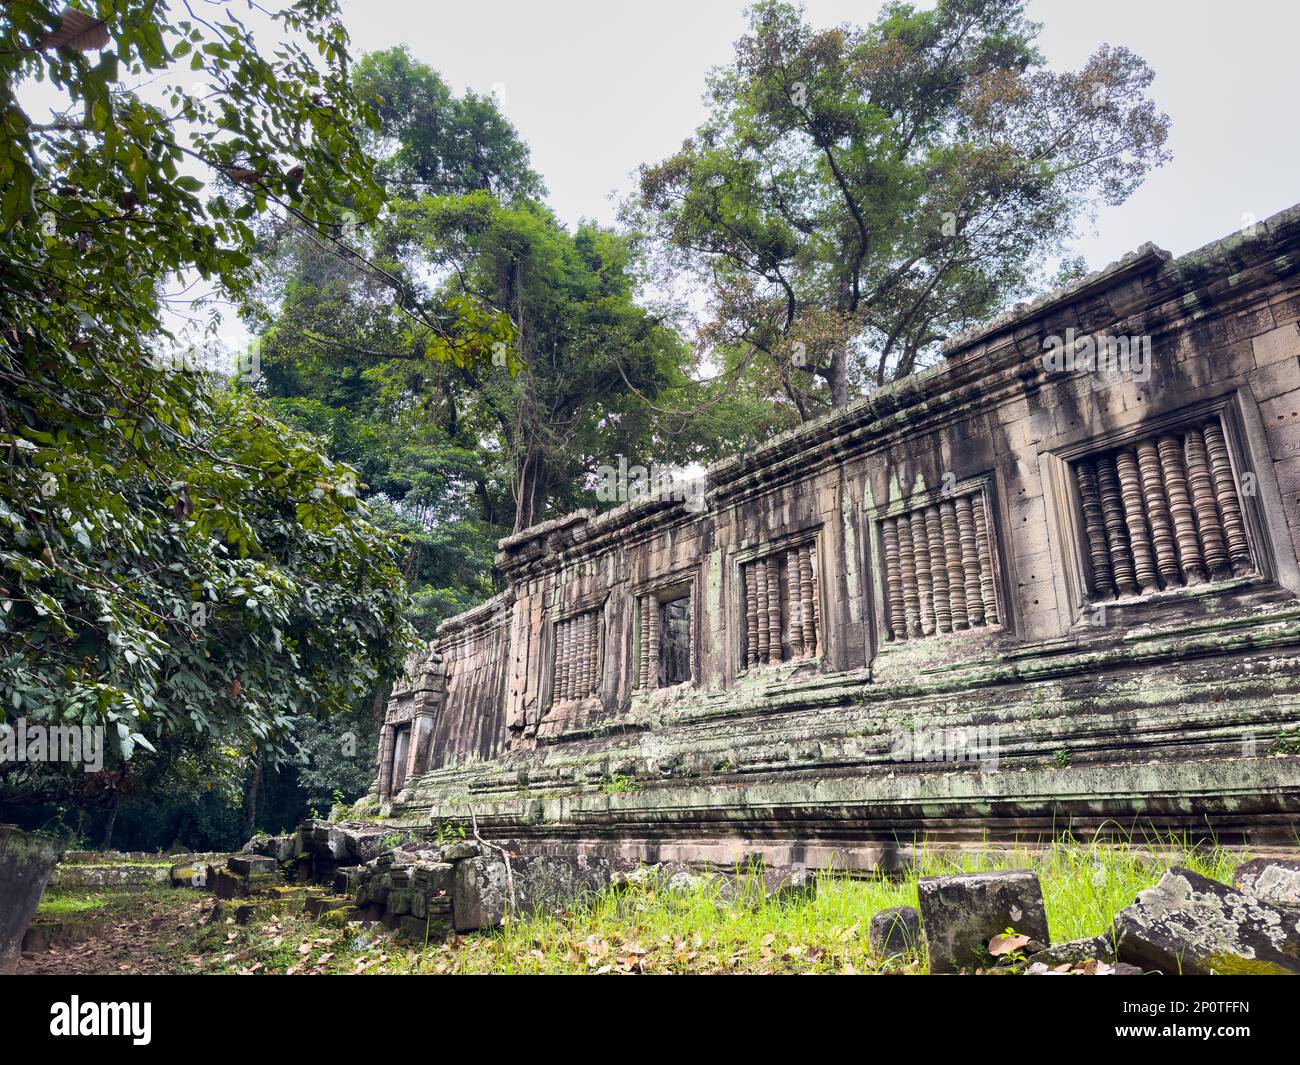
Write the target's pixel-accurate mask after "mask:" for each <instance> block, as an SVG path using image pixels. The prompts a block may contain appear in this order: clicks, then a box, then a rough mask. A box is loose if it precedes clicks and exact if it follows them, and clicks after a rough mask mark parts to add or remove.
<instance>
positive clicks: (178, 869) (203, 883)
mask: <svg viewBox="0 0 1300 1065" xmlns="http://www.w3.org/2000/svg"><path fill="white" fill-rule="evenodd" d="M169 879H170V881H171V886H172V887H197V888H201V887H207V884H208V867H207V866H206V865H195V864H192V863H190V862H185V863H183V864H181V865H173V866H172V867H171V872H170V873H169Z"/></svg>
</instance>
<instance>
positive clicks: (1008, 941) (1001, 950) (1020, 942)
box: [989, 936, 1029, 958]
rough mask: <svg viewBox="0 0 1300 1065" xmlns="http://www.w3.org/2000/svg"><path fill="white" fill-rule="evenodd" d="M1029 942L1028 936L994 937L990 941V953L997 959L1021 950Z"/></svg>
mask: <svg viewBox="0 0 1300 1065" xmlns="http://www.w3.org/2000/svg"><path fill="white" fill-rule="evenodd" d="M1028 942H1029V937H1028V936H994V937H993V938H992V939H990V940H989V953H990V954H991V955H993V957H995V958H999V957H1001V956H1002V955H1003V954H1010V953H1011V952H1012V951H1013V950H1019V949H1020V948H1021V947H1023V946H1024V945H1025V944H1026V943H1028Z"/></svg>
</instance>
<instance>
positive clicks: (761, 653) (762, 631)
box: [750, 558, 771, 663]
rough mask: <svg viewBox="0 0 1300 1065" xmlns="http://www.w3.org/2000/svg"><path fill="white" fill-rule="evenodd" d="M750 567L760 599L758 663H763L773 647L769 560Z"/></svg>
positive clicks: (756, 592) (757, 562)
mask: <svg viewBox="0 0 1300 1065" xmlns="http://www.w3.org/2000/svg"><path fill="white" fill-rule="evenodd" d="M750 565H751V566H752V567H753V570H754V576H755V577H756V578H757V580H756V581H755V583H754V588H755V595H756V596H757V599H758V612H757V632H758V661H759V662H760V663H763V662H766V661H767V660H768V657H767V656H768V650H769V648H770V646H771V645H770V643H769V641H770V638H771V637H770V630H769V628H768V624H767V559H765V558H760V559H756V560H755V561H754V562H752V563H750Z"/></svg>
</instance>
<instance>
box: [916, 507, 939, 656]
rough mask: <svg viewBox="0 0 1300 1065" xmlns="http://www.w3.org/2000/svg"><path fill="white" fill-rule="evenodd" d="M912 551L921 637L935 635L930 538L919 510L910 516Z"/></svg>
mask: <svg viewBox="0 0 1300 1065" xmlns="http://www.w3.org/2000/svg"><path fill="white" fill-rule="evenodd" d="M910 521H911V523H912V549H913V552H914V554H915V556H916V591H917V597H918V599H919V601H920V608H921V635H923V636H933V635H934V594H933V584H932V583H931V576H930V536H929V534H928V533H927V532H926V527H925V515H924V514H922V513H921V512H920V511H919V510H918V511H914V512H913V513H912V514H911V515H910Z"/></svg>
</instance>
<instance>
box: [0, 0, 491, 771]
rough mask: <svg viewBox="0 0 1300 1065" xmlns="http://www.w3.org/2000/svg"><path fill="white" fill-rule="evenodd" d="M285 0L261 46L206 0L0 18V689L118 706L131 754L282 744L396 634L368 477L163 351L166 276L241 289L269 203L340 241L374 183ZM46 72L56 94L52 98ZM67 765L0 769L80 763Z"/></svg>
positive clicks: (112, 720)
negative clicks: (363, 481) (38, 103)
mask: <svg viewBox="0 0 1300 1065" xmlns="http://www.w3.org/2000/svg"><path fill="white" fill-rule="evenodd" d="M275 18H276V21H277V23H278V29H279V31H280V33H281V39H280V40H279V41H278V42H277V47H276V49H275V51H274V54H273V55H267V54H262V53H260V52H259V51H258V50H257V49H256V47H255V46H254V43H253V40H252V37H251V35H250V33H249V32H248V31H247V30H246V29H245V28H244V27H243V26H242V25H241V24H240V23H239V22H238V21H237V20H236V19H235V18H234V17H233V16H232V15H230V14H229V13H221V14H220V18H219V21H217V22H211V23H210V22H206V21H203V20H202V19H200V18H197V17H195V16H194V15H193V14H192V12H190V6H189V5H188V4H184V5H182V14H181V16H180V17H178V16H177V14H176V13H175V12H174V11H173V10H172V9H171V7H170V6H169V5H168V4H166V3H163V2H158V0H114V2H108V0H102V2H100V3H99V4H98V5H96V6H95V7H94V9H93V11H89V12H85V11H79V10H76V9H72V8H68V9H65V10H63V11H62V12H61V13H60V11H59V9H58V8H57V7H53V6H51V5H50V4H48V3H43V2H35V0H31V2H22V0H19V2H14V3H10V4H6V5H5V8H4V12H3V15H0V39H2V40H3V46H0V112H2V114H3V126H4V129H3V137H0V179H3V180H2V181H0V184H3V187H4V196H3V201H2V205H0V384H2V387H0V451H2V452H3V458H4V462H3V471H2V472H0V699H2V700H3V713H4V715H5V716H6V718H10V719H12V718H18V717H22V718H25V719H26V720H27V722H28V723H30V724H38V723H39V724H43V725H49V724H72V725H86V726H94V727H104V728H106V729H107V731H108V735H109V738H110V741H111V742H112V747H111V750H110V756H111V757H112V758H113V759H115V761H116V764H117V765H118V766H120V765H121V760H122V759H125V758H128V757H130V756H131V755H132V753H133V752H135V751H138V749H139V748H145V749H146V753H145V755H144V757H143V759H142V761H143V762H144V763H149V761H150V759H151V758H153V757H155V756H151V755H149V754H148V753H147V752H148V751H149V750H153V751H156V752H157V754H156V758H157V759H164V758H165V759H172V760H175V759H179V758H181V757H183V756H185V755H186V754H187V753H188V755H189V756H191V757H192V758H193V759H196V760H198V761H202V760H203V759H205V758H208V757H209V756H210V755H211V753H212V752H213V751H216V750H218V749H220V750H225V751H228V752H233V753H240V752H248V751H250V750H252V749H253V748H254V747H256V748H257V749H259V750H262V751H267V752H270V753H272V754H275V753H276V752H277V751H279V750H281V749H282V746H283V744H284V743H285V742H286V740H287V739H288V737H289V735H290V732H291V729H292V726H293V722H294V719H295V717H296V716H297V715H300V714H303V713H315V714H328V713H330V712H332V711H335V710H339V709H342V708H345V707H347V706H350V705H351V704H352V703H353V702H354V701H355V700H356V698H357V697H358V696H359V695H361V694H364V693H365V692H367V691H368V690H370V689H371V688H372V687H373V686H374V683H375V681H376V678H377V677H378V676H379V675H381V674H383V673H386V672H387V673H391V672H392V671H394V670H396V669H397V668H398V667H399V665H400V661H401V658H402V655H403V653H404V649H405V646H406V637H407V632H408V630H407V629H406V627H405V626H404V624H403V620H402V607H403V592H402V582H401V572H400V569H399V561H400V557H401V553H400V547H399V544H398V542H397V540H396V538H394V537H393V536H390V535H388V534H386V533H384V532H382V531H381V530H380V529H378V528H377V527H376V526H375V524H374V523H373V522H372V521H371V520H370V519H369V517H368V516H367V513H366V511H365V508H364V507H363V506H361V505H360V504H359V503H358V499H357V475H356V473H355V471H352V470H351V469H349V468H348V467H346V466H342V465H340V464H338V463H336V462H334V461H333V460H331V459H330V458H329V457H327V456H326V455H324V454H322V453H321V452H320V450H319V448H318V445H317V444H316V442H315V441H314V440H313V439H312V438H310V437H308V436H305V435H304V434H302V433H299V432H295V431H292V430H289V429H288V428H286V427H285V426H284V425H283V424H281V423H280V422H279V421H277V420H276V419H275V418H274V417H273V416H272V414H271V412H270V411H269V410H268V409H267V408H266V406H265V404H264V403H263V402H262V401H260V400H258V399H257V398H256V397H254V396H253V395H251V394H249V393H248V392H247V391H246V390H240V389H238V388H234V389H232V388H230V387H227V386H226V385H225V384H223V383H222V382H221V381H219V380H215V379H214V378H213V377H212V376H211V375H208V374H204V373H197V372H194V370H193V368H192V367H188V366H184V365H180V366H178V365H176V364H175V362H174V360H173V359H171V358H170V357H168V353H169V352H171V351H172V350H173V349H174V345H173V344H172V343H171V339H170V336H169V333H168V324H169V319H168V316H167V314H166V312H165V307H166V302H167V298H168V295H167V294H168V286H176V287H179V286H181V285H182V284H184V283H185V282H186V281H187V280H192V279H194V278H196V277H201V278H204V279H207V280H208V281H209V282H210V283H211V284H212V285H213V286H214V287H215V290H216V291H217V293H219V294H220V295H221V296H222V297H223V298H225V299H226V300H229V301H233V302H235V303H236V304H239V303H242V302H243V301H244V300H245V299H246V298H247V297H248V295H249V291H250V285H251V282H252V279H253V276H254V270H253V267H254V261H253V256H252V251H253V243H254V232H253V228H252V226H253V223H254V221H255V220H256V219H257V217H258V216H259V215H261V214H262V213H264V212H267V211H270V210H273V209H277V208H278V209H279V210H282V211H284V212H287V213H288V214H290V215H292V216H293V217H295V218H297V219H298V220H299V222H300V224H302V225H303V226H304V227H309V228H311V229H312V230H313V231H316V232H318V233H320V234H322V236H323V239H325V240H328V241H332V240H335V239H337V238H339V237H340V233H341V229H340V227H341V224H342V223H343V222H344V221H346V220H347V219H349V218H355V217H358V216H360V217H365V216H369V215H374V214H375V213H377V212H378V210H379V209H380V206H381V204H382V189H381V188H380V186H379V185H378V184H377V183H376V182H375V180H374V178H373V175H372V173H371V167H370V164H369V161H368V158H367V156H366V154H365V151H364V150H363V145H362V141H361V140H360V139H359V131H361V130H364V129H366V128H368V127H369V126H370V125H371V124H372V123H373V120H374V116H373V113H372V112H371V111H370V110H369V109H368V108H367V107H366V106H364V105H363V104H362V102H361V101H360V100H359V98H358V97H357V95H356V94H355V93H354V91H353V88H352V83H351V75H352V72H351V67H350V63H349V59H348V52H347V37H346V34H345V33H344V31H343V29H342V27H341V26H340V24H339V23H338V21H337V18H336V12H335V9H334V7H333V5H332V3H331V2H329V0H300V2H299V3H296V4H294V5H293V6H292V7H289V8H287V9H286V10H284V11H283V12H281V13H279V14H278V15H276V16H275ZM128 81H129V82H131V83H132V84H135V85H139V86H143V87H144V88H141V89H140V90H139V91H136V90H133V89H130V88H128V87H127V86H126V82H128ZM33 83H43V85H44V86H45V87H47V88H52V89H53V90H54V91H55V92H56V94H57V95H58V97H59V98H60V101H61V104H60V108H59V110H57V111H56V113H54V114H53V115H52V116H50V117H49V118H48V119H46V118H44V117H42V116H41V115H39V114H36V113H33V111H31V110H30V109H29V107H28V106H26V105H25V103H24V101H25V99H27V96H26V94H27V93H28V92H29V91H30V90H31V87H32V85H33ZM146 92H147V94H148V95H146ZM471 333H472V329H471V330H465V331H460V330H459V323H458V322H452V328H451V329H448V330H444V339H445V340H446V343H447V344H448V345H449V346H455V345H457V344H460V343H461V342H462V341H463V342H464V343H466V344H468V345H472V343H473V340H472V337H471ZM53 768H54V767H48V766H40V765H31V764H27V765H24V766H20V767H15V766H14V765H12V764H10V765H7V766H5V767H4V770H3V773H4V775H3V777H2V778H0V783H2V784H3V786H4V788H5V790H6V791H8V792H9V793H10V795H11V796H12V794H13V793H14V791H15V790H17V791H18V792H19V793H20V794H23V795H26V796H28V797H30V796H31V795H32V794H34V793H39V792H41V790H42V789H43V788H46V787H47V786H64V787H68V786H73V785H75V786H78V787H79V786H80V784H81V782H82V781H83V779H84V778H82V777H81V776H80V774H79V773H78V772H74V773H73V775H72V777H71V778H69V777H68V776H67V775H66V774H65V775H64V776H62V777H59V775H58V774H57V773H53V772H52V770H53ZM110 769H111V767H110ZM43 771H47V772H44V773H43ZM107 771H108V770H106V772H107ZM56 778H57V779H56Z"/></svg>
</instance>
